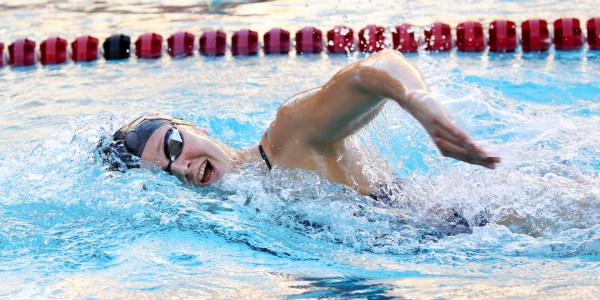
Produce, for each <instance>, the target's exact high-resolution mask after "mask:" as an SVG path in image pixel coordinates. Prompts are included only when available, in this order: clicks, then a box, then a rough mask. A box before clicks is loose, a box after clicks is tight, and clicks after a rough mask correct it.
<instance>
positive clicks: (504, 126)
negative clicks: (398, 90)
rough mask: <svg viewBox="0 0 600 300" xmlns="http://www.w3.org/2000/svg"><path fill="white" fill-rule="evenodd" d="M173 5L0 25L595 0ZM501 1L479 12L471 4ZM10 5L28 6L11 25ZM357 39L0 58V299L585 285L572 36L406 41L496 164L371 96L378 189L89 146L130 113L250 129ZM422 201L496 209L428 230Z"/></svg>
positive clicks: (582, 106)
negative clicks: (134, 162) (456, 48)
mask: <svg viewBox="0 0 600 300" xmlns="http://www.w3.org/2000/svg"><path fill="white" fill-rule="evenodd" d="M185 2H186V1H177V3H175V4H173V3H163V4H164V5H170V6H177V5H180V6H177V7H179V8H177V7H176V8H169V9H175V12H171V13H163V12H161V9H160V8H159V7H158V6H157V5H156V4H154V3H146V2H140V3H137V2H136V3H137V4H127V5H125V4H121V5H120V6H118V5H112V4H114V3H110V2H98V3H97V4H95V5H96V7H83V6H81V5H80V4H77V3H71V2H68V1H67V2H65V3H64V4H56V3H54V4H51V5H49V6H47V5H45V4H47V3H45V2H43V1H39V3H34V4H31V5H29V6H27V5H25V6H21V5H20V4H18V3H15V4H12V3H11V2H10V1H9V3H8V4H4V6H3V7H2V8H3V10H2V12H0V24H3V25H1V26H0V37H2V39H3V41H5V42H7V41H10V40H12V39H14V38H16V37H17V36H21V35H28V36H30V37H32V38H34V39H36V38H37V41H38V43H39V42H40V41H41V40H43V39H44V38H45V37H46V36H47V35H48V33H49V32H52V31H55V33H61V34H64V35H66V36H68V37H69V40H71V39H72V37H74V36H76V35H77V34H80V33H94V34H95V35H97V36H98V37H104V36H107V35H108V34H110V33H112V32H114V31H116V30H118V29H123V30H124V31H126V32H128V33H129V34H131V35H132V36H137V35H138V34H140V33H143V32H144V31H145V30H156V31H159V32H161V33H162V34H163V35H164V36H165V37H166V36H168V35H169V34H170V33H171V32H174V31H176V30H181V29H186V30H190V31H193V32H194V33H196V34H198V31H199V29H198V28H199V27H200V28H204V27H210V26H219V27H222V28H224V29H226V30H229V31H228V33H231V32H232V31H233V30H235V29H237V28H240V27H241V26H247V25H248V24H251V23H252V22H256V27H257V30H260V29H261V28H267V29H268V27H267V26H270V25H269V24H271V25H272V24H279V25H281V26H289V27H290V29H292V28H297V27H300V26H303V25H305V23H311V22H313V23H316V24H324V25H322V26H319V27H321V28H323V29H324V28H327V27H328V26H329V25H330V23H335V22H339V20H344V16H346V17H345V19H347V20H348V22H352V24H357V25H356V26H354V27H356V28H355V29H358V27H360V25H361V24H363V23H366V22H367V21H370V20H372V19H377V20H380V22H381V23H383V24H392V23H393V22H395V21H396V20H399V19H400V18H399V17H396V16H391V13H390V12H389V10H390V9H386V8H389V6H391V5H392V4H393V5H394V6H395V7H396V9H398V10H400V8H403V9H404V10H405V11H406V12H407V14H406V15H405V16H404V17H405V18H406V19H409V20H415V21H414V22H416V23H418V21H419V20H422V18H426V17H430V18H438V19H442V20H446V19H444V17H447V18H448V22H453V21H454V20H459V21H462V20H464V19H466V18H468V17H472V16H477V15H478V12H479V11H486V12H487V13H485V15H483V17H482V18H483V21H489V20H491V19H493V18H494V17H497V16H498V15H503V16H504V15H506V16H510V17H513V18H514V19H515V20H516V21H521V20H524V19H526V18H527V17H529V16H530V14H533V12H530V10H529V9H532V8H533V9H536V10H537V13H538V14H539V15H541V16H544V17H546V18H549V19H552V18H553V17H554V16H556V17H558V16H563V15H569V14H573V15H576V16H579V17H580V18H581V19H582V20H585V19H587V18H588V17H591V16H592V15H589V12H590V11H594V9H596V8H595V6H594V3H593V2H592V1H575V2H573V3H574V4H573V5H560V2H559V1H557V2H556V3H554V2H542V1H538V2H536V3H533V4H532V3H531V2H527V3H528V4H526V5H525V4H523V5H518V2H517V1H484V2H482V3H483V4H482V3H480V2H478V3H471V2H470V1H454V2H452V3H453V4H455V5H450V6H451V7H455V8H454V10H449V11H447V12H440V11H437V12H433V11H432V10H431V9H430V8H432V7H434V6H435V1H422V2H419V3H412V4H407V3H403V2H395V3H392V4H388V3H387V2H383V1H373V2H370V3H371V4H369V5H368V6H367V5H365V4H361V3H360V2H351V3H349V4H348V3H333V4H323V3H312V2H309V3H308V5H304V3H295V2H277V1H276V2H270V3H248V4H244V3H241V4H240V3H238V4H237V5H234V4H235V3H234V4H232V3H227V2H225V3H223V2H201V3H185ZM533 2H535V1H533ZM188 4H189V5H190V6H192V7H191V8H188V7H187V6H186V5H188ZM501 5H502V7H504V11H500V12H496V13H497V14H492V13H491V12H489V10H485V7H487V8H489V7H498V6H501ZM0 6H1V5H0ZM377 6H379V7H377ZM65 7H71V8H72V9H69V10H67V9H65ZM106 7H109V8H112V10H111V9H107V8H106ZM359 8H360V9H359ZM178 9H179V10H180V11H178ZM191 10H196V12H191ZM358 10H360V11H363V10H364V11H366V13H364V14H362V15H360V16H359V14H358V13H357V11H358ZM115 11H116V12H115ZM119 11H125V12H128V13H123V14H121V13H118V12H119ZM310 12H314V13H313V14H311V13H310ZM282 15H283V16H288V17H286V18H283V17H281V16H282ZM30 16H35V17H37V19H36V20H39V21H37V22H34V24H32V25H31V26H30V27H27V26H29V25H24V24H25V23H27V22H28V20H29V19H28V18H29V17H30ZM325 16H329V18H330V19H327V18H325ZM361 18H362V19H361ZM86 20H87V21H86ZM90 20H92V21H90ZM320 20H322V21H320ZM361 21H362V22H363V23H361ZM319 22H322V23H319ZM215 24H217V25H215ZM50 25H52V26H53V27H51V26H50ZM453 25H455V24H453ZM361 57H363V55H362V54H356V55H354V56H351V57H346V56H333V55H327V54H323V55H312V56H302V57H301V56H296V55H294V54H293V53H292V54H291V55H284V56H263V55H260V56H257V57H243V58H237V57H231V56H229V55H227V56H225V57H222V58H204V57H199V56H194V57H190V58H186V59H177V60H174V59H171V58H169V57H163V58H161V59H159V60H156V61H138V60H136V59H135V58H132V59H130V60H128V61H121V62H106V61H103V60H99V61H97V62H93V63H87V64H73V63H69V64H66V65H61V66H53V67H42V66H39V65H38V66H35V67H29V68H21V69H19V68H6V67H5V68H2V69H0V99H1V100H0V101H1V103H2V110H1V111H0V132H2V134H1V135H0V223H1V224H2V226H1V227H0V279H1V280H0V297H6V298H88V297H89V298H139V297H141V298H167V297H171V296H179V297H182V298H236V299H237V298H291V299H306V298H342V297H345V298H379V299H386V298H399V297H407V298H475V297H476V298H510V297H512V298H525V297H527V298H530V297H533V298H550V297H556V298H595V297H597V295H598V294H599V293H600V276H599V275H598V274H600V209H599V207H600V177H599V172H600V134H599V131H598V128H600V88H599V87H600V72H599V71H598V70H599V66H600V54H599V53H596V52H594V51H589V50H587V49H582V50H580V51H575V52H556V51H554V50H551V51H550V52H549V53H546V54H523V53H521V52H520V51H518V52H517V53H514V54H503V55H499V54H493V53H482V54H465V53H456V52H451V53H419V54H412V55H408V56H407V57H408V58H409V59H410V60H411V61H412V62H414V63H415V64H416V65H417V66H419V67H420V68H421V69H422V70H423V74H424V76H425V78H426V80H427V82H428V83H429V85H430V87H431V89H432V91H433V92H435V93H436V94H437V95H438V96H439V97H440V100H441V101H442V102H443V103H444V104H445V105H446V107H447V108H448V110H449V111H450V112H451V113H452V115H453V116H454V118H455V120H456V122H457V123H459V124H460V125H461V126H462V127H463V128H464V129H465V130H466V131H467V132H468V133H469V134H471V135H472V136H473V137H474V138H475V139H476V140H477V141H478V142H479V143H480V144H482V145H484V146H485V147H486V148H488V149H490V151H491V152H493V153H495V154H498V155H499V156H501V157H502V159H503V162H502V164H501V165H500V166H499V168H498V169H496V170H487V169H483V168H479V167H475V166H470V165H466V164H463V163H457V162H455V161H453V160H450V159H446V158H443V157H441V156H440V155H439V154H438V152H437V150H436V148H435V146H434V145H433V143H432V142H431V141H430V139H429V137H428V136H427V135H426V133H425V132H424V131H423V130H422V128H421V127H420V126H419V125H417V124H416V123H415V121H414V120H413V119H412V118H411V117H410V116H409V115H408V114H407V113H405V112H403V111H401V109H400V108H399V107H398V106H397V105H395V104H389V105H388V106H387V107H386V108H385V109H384V112H383V114H382V115H381V116H380V117H379V118H377V119H376V120H375V122H374V123H373V124H372V125H371V126H370V127H369V128H367V129H366V130H363V131H361V132H360V133H359V134H358V135H357V136H356V137H355V138H354V139H353V140H352V142H353V143H356V145H359V146H360V145H363V146H367V147H369V148H370V149H371V151H370V152H369V153H365V154H364V155H367V156H369V157H370V159H372V160H373V161H374V162H376V163H379V164H380V163H388V164H390V166H391V167H392V168H393V169H394V171H395V173H396V176H397V177H398V178H399V179H400V180H401V181H402V190H401V191H400V192H399V193H398V194H397V196H396V197H395V198H394V199H393V200H392V201H390V202H386V203H380V202H375V201H373V200H371V199H370V198H366V197H362V196H360V195H357V194H356V193H355V192H353V191H352V190H350V189H349V188H347V187H344V186H341V185H336V184H331V183H328V182H326V181H325V180H324V179H322V178H320V177H318V176H317V175H315V174H313V173H311V172H305V171H299V170H287V169H281V168H279V169H275V170H274V171H272V172H269V173H265V172H264V171H260V169H259V168H255V167H254V166H252V165H248V166H246V167H244V168H243V169H242V170H239V171H238V172H235V173H233V174H230V175H228V176H226V177H225V178H223V180H221V181H220V182H219V183H218V184H216V185H215V186H213V187H211V188H188V187H184V186H182V185H181V184H180V183H179V182H178V181H177V180H176V179H175V178H173V177H170V176H168V175H167V174H163V173H160V174H154V173H152V172H150V171H147V170H132V171H130V172H127V173H115V172H109V171H107V170H106V168H105V167H104V166H102V165H101V164H99V163H98V162H97V158H96V157H95V155H94V151H93V149H94V147H95V145H96V142H97V141H98V139H99V138H100V137H101V136H106V135H109V134H111V133H112V132H114V130H115V129H117V128H119V127H120V126H121V125H122V124H123V123H124V122H126V121H127V120H130V119H132V118H134V117H135V116H137V115H139V114H141V113H143V112H152V111H159V112H164V113H168V114H172V115H175V116H179V117H183V118H186V119H188V120H190V121H193V122H195V123H196V124H198V125H200V126H203V127H206V128H208V130H209V131H210V134H211V135H213V136H215V137H216V138H218V139H220V140H222V141H224V142H226V143H228V144H230V145H233V146H234V147H245V146H249V145H253V144H254V143H255V142H256V141H257V140H258V139H259V138H260V136H261V135H262V133H263V132H264V130H265V129H266V128H267V126H268V124H269V122H270V121H271V120H272V119H273V117H274V113H275V110H276V109H277V107H278V106H279V105H280V104H281V103H283V102H284V101H285V100H286V99H287V98H289V97H291V96H293V95H294V94H296V93H298V92H300V91H303V90H306V89H309V88H312V87H314V86H317V85H320V84H323V83H324V82H326V81H327V80H328V78H330V77H331V76H332V75H333V74H334V73H335V72H336V71H337V70H338V69H340V68H341V67H343V66H345V65H347V64H348V63H349V62H351V61H354V60H356V59H359V58H361ZM444 208H454V209H456V210H458V211H459V212H460V213H461V214H463V215H464V216H465V217H466V218H467V219H469V220H474V219H475V218H476V217H477V216H478V215H479V214H484V215H485V216H486V218H488V219H489V220H490V221H492V223H496V222H500V223H503V224H506V223H507V222H506V219H507V218H509V217H510V218H512V219H513V221H514V222H513V223H512V224H510V225H508V226H506V225H497V224H490V225H487V226H485V227H481V228H474V230H473V233H472V234H460V235H456V236H449V237H443V236H440V235H437V234H436V232H435V229H434V228H431V226H430V225H431V224H434V223H435V222H436V221H437V220H436V214H435V213H431V212H430V211H431V210H436V209H444Z"/></svg>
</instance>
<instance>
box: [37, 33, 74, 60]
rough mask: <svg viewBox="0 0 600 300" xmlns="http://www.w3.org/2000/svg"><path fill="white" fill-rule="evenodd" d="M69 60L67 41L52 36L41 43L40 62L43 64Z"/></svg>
mask: <svg viewBox="0 0 600 300" xmlns="http://www.w3.org/2000/svg"><path fill="white" fill-rule="evenodd" d="M66 61H67V41H66V40H64V39H61V38H59V37H51V38H48V39H46V40H45V41H43V42H42V43H41V44H40V62H41V63H42V65H54V64H62V63H65V62H66Z"/></svg>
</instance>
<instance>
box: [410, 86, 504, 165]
mask: <svg viewBox="0 0 600 300" xmlns="http://www.w3.org/2000/svg"><path fill="white" fill-rule="evenodd" d="M409 98H410V100H409V101H408V105H407V106H406V109H407V110H408V111H409V112H410V113H411V114H412V115H413V116H414V117H415V118H416V119H417V120H418V121H419V122H420V123H421V125H423V127H424V128H425V130H427V133H429V136H431V138H432V139H433V142H434V143H435V145H436V146H437V147H438V149H440V152H441V153H442V155H444V156H446V157H452V158H454V159H458V160H461V161H464V162H467V163H470V164H475V165H480V166H484V167H486V168H490V169H495V168H496V164H497V163H499V162H500V158H499V157H496V156H490V155H489V154H487V152H485V151H484V150H483V149H481V148H480V147H478V146H477V145H475V143H474V142H473V141H472V140H471V138H469V136H468V135H467V134H466V133H465V132H464V131H463V130H462V129H461V128H460V127H458V126H457V125H456V124H455V123H454V121H453V120H452V118H451V117H450V116H449V115H448V113H447V112H446V110H445V109H444V107H443V106H442V105H441V104H440V103H439V101H438V100H437V98H435V96H433V95H431V94H430V93H428V92H416V93H413V94H412V95H409Z"/></svg>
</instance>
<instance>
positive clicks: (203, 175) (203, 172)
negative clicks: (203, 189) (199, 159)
mask: <svg viewBox="0 0 600 300" xmlns="http://www.w3.org/2000/svg"><path fill="white" fill-rule="evenodd" d="M214 172H215V169H214V168H213V166H212V165H211V163H210V162H209V161H208V160H205V161H204V162H203V163H202V165H201V166H200V170H198V178H200V183H202V184H206V183H208V182H210V180H211V179H212V178H213V174H214Z"/></svg>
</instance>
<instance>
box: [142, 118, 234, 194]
mask: <svg viewBox="0 0 600 300" xmlns="http://www.w3.org/2000/svg"><path fill="white" fill-rule="evenodd" d="M170 128H171V126H163V127H161V128H159V129H157V130H156V131H155V132H154V133H153V134H152V135H151V136H150V139H149V140H148V142H147V144H146V147H145V148H144V152H143V153H142V160H144V161H147V162H151V163H152V164H155V165H157V166H158V167H160V168H161V169H163V170H166V169H167V166H168V164H169V158H168V154H167V153H165V150H164V140H165V134H166V133H167V131H168V130H169V129H170ZM177 129H178V130H179V133H180V134H181V136H182V138H183V148H182V151H181V154H180V155H179V156H177V158H176V159H175V160H174V161H173V163H172V164H171V169H170V170H171V174H173V175H174V176H176V177H177V178H179V180H181V181H182V182H183V183H185V184H187V185H194V186H207V185H210V184H211V183H213V182H215V181H216V180H217V179H219V178H221V177H222V176H223V174H225V173H227V172H230V171H232V170H233V168H234V164H233V155H232V151H231V150H230V149H229V148H228V147H226V146H225V145H223V144H221V143H219V142H217V141H215V140H213V139H211V138H210V137H209V136H208V134H207V131H206V130H205V129H203V128H200V127H197V126H188V125H177Z"/></svg>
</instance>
